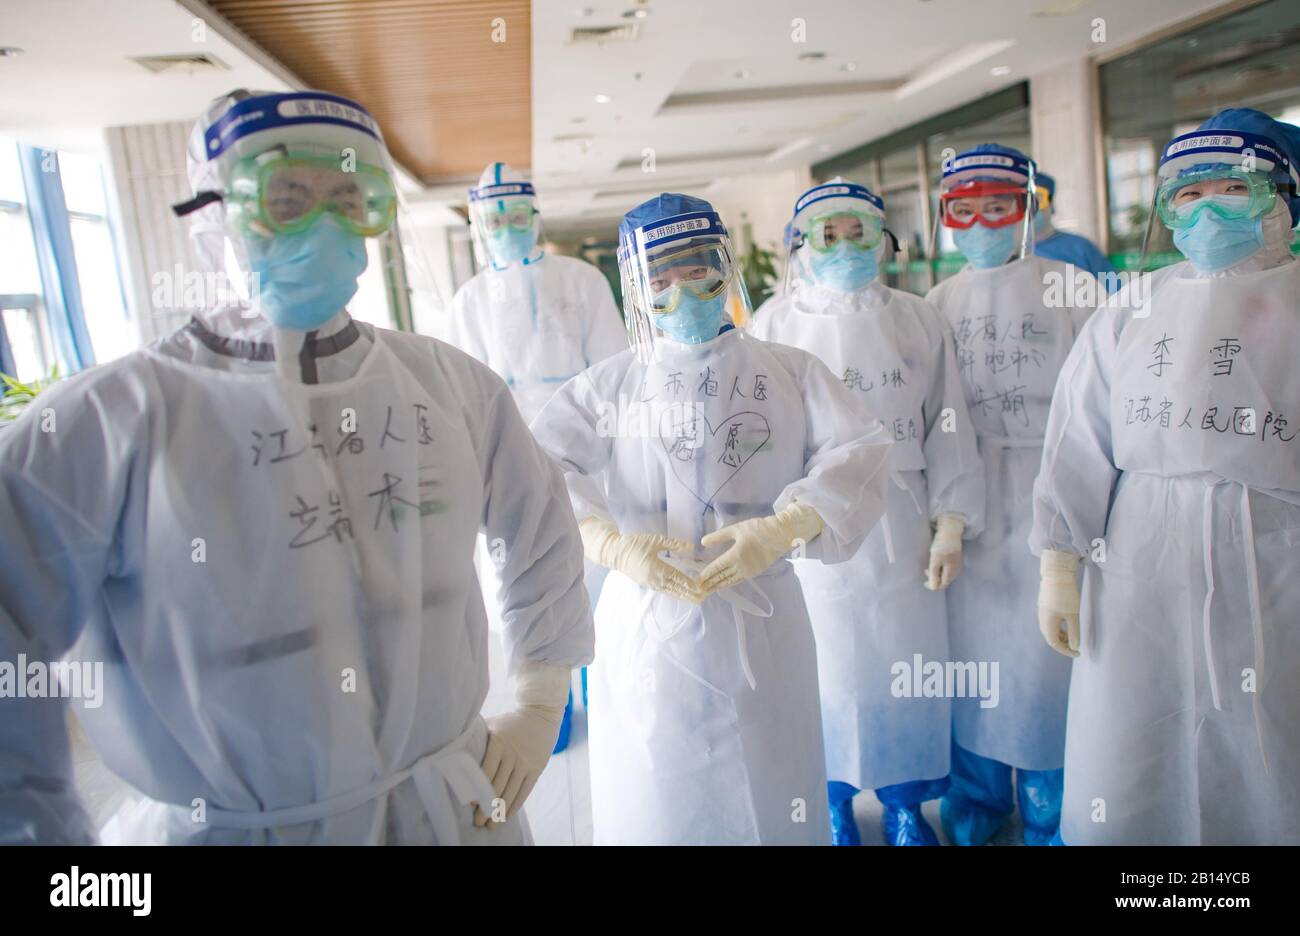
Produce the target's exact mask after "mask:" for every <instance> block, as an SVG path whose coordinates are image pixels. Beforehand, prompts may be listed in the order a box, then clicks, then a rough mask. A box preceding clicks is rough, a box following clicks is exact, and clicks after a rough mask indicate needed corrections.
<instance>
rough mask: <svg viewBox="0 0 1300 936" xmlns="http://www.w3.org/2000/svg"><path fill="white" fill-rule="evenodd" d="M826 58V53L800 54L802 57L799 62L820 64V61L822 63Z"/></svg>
mask: <svg viewBox="0 0 1300 936" xmlns="http://www.w3.org/2000/svg"><path fill="white" fill-rule="evenodd" d="M824 58H826V53H825V52H804V53H802V54H800V56H799V61H801V62H820V61H821V60H822V59H824Z"/></svg>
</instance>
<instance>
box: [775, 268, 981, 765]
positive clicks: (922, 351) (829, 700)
mask: <svg viewBox="0 0 1300 936" xmlns="http://www.w3.org/2000/svg"><path fill="white" fill-rule="evenodd" d="M755 330H756V332H757V333H759V334H761V335H762V336H763V337H765V338H770V339H771V340H773V341H779V342H782V343H784V344H789V345H794V346H795V347H798V348H803V349H804V350H806V351H811V352H812V353H814V354H816V355H817V356H818V357H819V358H820V359H821V360H822V361H824V362H825V363H826V365H827V366H828V367H829V368H830V369H831V371H832V372H833V373H835V374H836V375H839V376H840V379H841V380H842V381H843V383H844V384H845V386H847V387H848V388H849V390H850V391H851V392H852V393H853V395H854V396H855V397H856V398H857V399H858V400H859V401H860V402H861V404H862V405H863V406H864V408H865V409H866V410H867V411H868V412H870V413H871V414H872V415H874V416H876V417H877V418H879V419H880V420H881V421H882V422H883V423H884V425H885V429H886V432H887V433H888V434H889V435H890V436H891V437H892V438H893V440H894V445H893V446H892V447H891V448H890V469H891V478H892V483H890V484H889V485H888V487H887V490H886V494H885V503H886V510H885V516H884V518H883V519H882V520H881V522H880V523H879V524H877V526H876V528H875V529H874V530H872V531H871V535H870V536H868V537H867V541H866V543H865V544H864V545H863V547H862V548H861V549H859V550H858V551H857V553H856V554H855V555H854V556H853V558H852V559H850V560H849V561H848V562H846V563H843V564H840V565H833V566H828V565H824V564H822V563H819V562H813V561H807V560H797V561H795V563H794V567H795V572H796V574H797V575H798V576H799V581H800V584H801V585H802V586H803V592H804V597H805V600H806V601H807V603H808V616H809V617H810V618H811V619H812V626H813V633H814V634H815V635H816V638H817V675H818V681H819V684H820V686H821V696H822V721H823V723H824V730H825V735H826V768H827V775H828V777H829V778H830V779H831V780H840V781H843V782H845V783H849V784H852V785H853V786H855V787H857V788H858V789H875V788H879V787H883V786H888V785H890V784H895V783H905V782H908V781H911V780H929V779H935V778H938V777H945V776H947V775H948V756H949V751H950V743H949V742H950V738H951V723H952V714H951V708H950V704H949V700H948V699H947V698H946V697H939V698H896V697H895V696H894V694H893V692H892V689H891V687H892V686H893V684H894V682H895V678H896V677H895V675H894V674H893V672H892V668H893V667H894V665H895V664H896V663H900V662H901V663H904V664H906V665H907V666H908V667H909V669H910V668H911V667H912V666H913V664H914V662H915V656H916V655H918V654H919V655H920V657H921V659H922V660H923V661H924V662H925V663H937V664H939V665H942V664H943V663H944V662H945V661H947V660H948V659H949V658H950V657H949V654H948V620H947V611H946V608H945V604H944V596H943V593H941V592H932V591H929V590H927V589H926V588H925V585H924V583H925V572H926V568H927V566H928V564H929V555H930V520H931V518H933V517H938V516H939V515H940V514H954V515H956V516H959V517H961V518H962V520H964V521H965V523H966V535H967V536H974V535H977V534H978V533H979V531H980V527H981V525H982V523H983V519H984V473H983V466H982V465H981V463H980V460H979V454H978V452H977V449H976V442H975V432H974V428H973V427H972V425H971V421H970V418H969V416H968V415H967V412H966V401H965V397H964V396H963V393H962V386H961V381H960V379H959V378H958V376H957V363H956V359H955V357H954V356H953V350H952V335H951V332H950V331H949V329H948V326H947V323H945V322H944V321H943V320H942V319H941V318H940V317H939V314H938V312H936V311H935V309H934V307H933V306H931V305H930V304H929V303H928V302H926V301H924V300H923V299H921V298H920V297H917V296H913V295H911V294H909V293H905V292H899V291H897V290H892V289H889V288H887V287H885V286H883V285H880V284H878V283H873V284H872V285H870V286H868V287H867V288H865V289H862V290H859V291H857V292H855V293H851V294H848V295H845V294H842V293H836V292H833V291H831V290H828V289H824V288H821V287H817V286H802V287H800V288H799V289H798V290H796V291H795V293H794V294H793V296H791V297H790V301H789V302H788V303H786V304H784V305H782V306H779V307H778V308H776V309H775V310H773V312H772V315H771V316H769V317H768V318H767V319H766V320H764V321H763V322H760V323H758V325H757V326H756V329H755ZM947 408H951V409H952V411H953V423H952V428H953V430H954V431H944V430H943V428H942V427H941V420H942V417H943V411H944V410H945V409H947ZM918 679H919V676H918ZM908 684H909V687H910V686H911V680H909V681H908Z"/></svg>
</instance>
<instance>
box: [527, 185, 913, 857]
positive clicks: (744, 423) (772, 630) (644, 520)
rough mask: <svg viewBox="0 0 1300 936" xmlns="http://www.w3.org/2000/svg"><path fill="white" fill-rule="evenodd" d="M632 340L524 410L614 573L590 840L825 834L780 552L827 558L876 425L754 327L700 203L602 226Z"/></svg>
mask: <svg viewBox="0 0 1300 936" xmlns="http://www.w3.org/2000/svg"><path fill="white" fill-rule="evenodd" d="M619 234H620V243H621V248H620V258H621V263H622V266H623V282H624V289H625V294H624V304H625V307H626V308H627V309H628V315H629V323H630V328H631V330H632V336H633V339H634V345H635V350H626V351H624V352H623V353H621V354H619V355H617V356H616V357H614V358H611V359H610V360H608V361H605V362H603V363H601V364H597V365H596V366H594V367H592V368H590V369H589V370H587V371H584V372H583V373H581V374H579V375H578V376H577V377H575V378H574V379H573V380H572V381H570V382H569V383H567V384H565V385H564V387H563V388H561V390H560V392H559V393H558V394H556V395H555V397H554V398H553V399H552V400H551V401H550V402H549V403H548V404H547V405H546V406H545V407H544V408H543V409H542V412H541V414H540V415H539V416H538V417H537V419H536V420H535V421H534V422H533V425H532V429H533V432H534V433H535V434H536V435H537V438H538V441H539V442H541V444H542V445H543V446H544V447H545V448H546V449H547V450H548V451H549V452H550V453H551V454H552V455H553V456H554V458H555V459H556V460H557V461H559V463H560V465H561V466H562V468H563V470H564V475H565V480H566V481H567V483H568V487H569V496H570V497H571V499H572V501H573V507H574V512H575V514H576V516H577V517H578V520H579V526H580V528H581V530H582V535H583V542H584V545H585V547H586V552H587V556H588V557H589V558H591V559H592V560H593V561H595V562H597V563H598V564H600V565H604V566H606V567H608V568H610V569H612V570H613V571H612V572H611V574H610V576H609V578H608V579H607V580H606V583H605V588H604V591H603V592H602V594H601V598H600V604H599V606H598V612H597V621H598V623H597V634H598V642H599V646H600V651H599V655H598V657H597V661H596V663H595V664H594V665H593V666H592V668H591V684H590V686H591V696H592V706H591V714H590V718H589V722H590V738H591V786H592V818H593V825H594V837H595V841H596V842H597V843H733V844H734V843H754V844H818V843H826V842H828V841H829V829H830V818H829V816H828V814H827V809H826V767H825V760H824V756H823V747H822V731H821V718H820V712H819V706H818V697H817V695H818V694H817V660H816V655H815V652H814V644H813V634H812V629H811V627H810V626H809V623H808V615H807V611H806V609H805V607H804V600H803V596H802V594H801V592H800V589H799V583H798V581H797V579H796V578H795V576H794V573H793V571H792V570H791V568H790V564H789V562H788V561H786V559H785V558H784V557H785V555H786V554H788V553H791V552H792V551H793V552H795V553H798V554H803V555H807V556H809V557H812V558H817V559H820V560H821V561H824V562H843V561H844V560H847V559H848V558H849V557H851V556H852V555H853V553H854V552H855V551H856V550H857V549H858V548H859V546H860V545H861V544H862V542H863V539H864V538H865V537H866V535H867V534H868V532H869V531H870V529H871V527H872V526H873V525H874V524H875V522H876V520H877V519H878V518H879V517H880V514H881V510H882V507H883V503H882V495H883V484H884V481H885V476H886V473H887V460H888V449H889V443H888V441H887V440H886V439H885V436H884V432H883V430H882V428H881V426H880V424H879V422H878V421H876V420H873V419H871V418H869V417H868V416H866V415H865V413H864V412H863V411H862V410H861V409H860V408H859V407H858V406H856V405H855V403H854V402H853V400H852V399H851V395H850V391H849V390H848V389H847V388H846V387H845V386H844V384H843V382H842V381H840V380H838V379H837V378H836V377H835V375H833V374H832V373H831V372H830V371H829V370H828V369H827V368H826V366H825V365H824V364H822V363H821V362H820V361H818V360H817V359H816V358H815V357H813V356H812V355H811V354H808V353H807V352H805V351H800V350H797V349H794V348H789V347H786V346H784V345H778V344H772V343H769V342H765V341H759V340H757V339H755V338H753V337H752V336H749V335H747V334H745V333H744V332H743V331H742V330H739V329H737V328H735V327H733V326H732V325H731V323H730V321H729V319H734V318H736V317H743V316H744V315H746V314H747V313H748V311H749V310H748V300H747V299H746V298H745V293H744V287H743V284H742V283H741V281H740V279H739V270H738V268H737V264H736V262H735V256H734V254H733V253H732V249H731V243H730V240H729V238H728V236H727V233H726V230H725V228H724V227H723V225H722V223H721V220H720V219H719V217H718V215H717V214H716V213H715V212H714V211H713V209H712V207H711V206H710V205H709V203H708V202H706V201H703V200H701V199H699V198H693V197H690V196H687V195H676V194H664V195H660V196H658V197H656V198H653V199H651V200H649V201H647V202H645V203H644V204H642V205H640V206H639V207H637V208H635V209H633V210H632V211H631V212H629V213H628V214H627V216H626V217H624V219H623V222H622V224H621V226H620V229H619Z"/></svg>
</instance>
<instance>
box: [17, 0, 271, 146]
mask: <svg viewBox="0 0 1300 936" xmlns="http://www.w3.org/2000/svg"><path fill="white" fill-rule="evenodd" d="M200 39H201V41H199V40H200ZM0 45H6V46H17V47H19V48H21V49H23V50H24V51H23V54H21V55H17V56H12V57H10V56H6V57H4V58H0V134H2V135H4V136H9V137H16V138H18V139H21V140H23V141H24V142H29V143H32V144H34V145H37V146H45V147H55V148H61V149H69V150H81V151H92V150H98V149H100V148H101V147H102V145H103V144H102V139H103V135H102V129H103V128H104V127H113V126H121V125H125V124H137V123H160V122H163V121H170V120H185V121H192V120H194V119H195V118H196V117H197V116H198V114H199V112H200V111H201V110H203V108H204V107H205V106H206V105H207V103H208V102H209V101H210V100H212V99H213V98H214V97H216V96H217V95H219V94H222V93H224V92H226V91H229V90H230V89H231V88H239V87H244V88H258V89H262V90H268V91H285V90H289V84H288V83H287V82H286V81H285V80H284V79H283V78H282V77H281V76H280V74H277V73H276V71H274V69H275V66H274V64H270V65H269V66H268V65H263V64H259V63H258V62H256V61H254V60H253V58H252V57H250V56H249V55H248V54H246V53H245V52H244V51H242V50H241V49H238V48H236V47H235V46H234V45H232V44H231V43H230V42H228V41H227V40H225V39H223V38H222V37H221V36H219V35H218V34H217V32H216V30H215V29H211V28H208V29H199V28H197V27H196V22H195V17H194V15H193V14H192V13H190V12H189V11H187V10H186V9H184V8H183V7H182V6H180V5H179V4H178V3H176V2H175V0H3V3H2V5H0ZM195 52H207V53H209V54H211V55H213V56H215V57H216V58H218V59H220V60H221V61H222V62H224V63H225V64H226V65H229V66H230V69H229V70H228V71H215V70H213V71H195V72H191V73H187V72H186V71H183V70H182V71H175V70H173V71H168V72H164V73H161V74H151V73H150V72H149V71H147V70H146V69H144V68H143V67H141V66H140V65H138V64H136V63H135V62H133V61H131V58H132V57H133V56H145V55H177V54H186V53H195Z"/></svg>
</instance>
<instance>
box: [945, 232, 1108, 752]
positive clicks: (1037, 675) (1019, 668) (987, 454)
mask: <svg viewBox="0 0 1300 936" xmlns="http://www.w3.org/2000/svg"><path fill="white" fill-rule="evenodd" d="M1049 274H1055V275H1056V276H1057V277H1061V278H1064V280H1065V282H1066V283H1067V284H1068V283H1069V282H1070V276H1071V275H1072V274H1071V271H1070V268H1068V267H1067V266H1066V265H1065V264H1063V263H1058V262H1057V261H1055V260H1047V259H1045V258H1043V257H1033V256H1031V257H1027V258H1025V259H1023V260H1015V261H1012V262H1011V263H1008V264H1004V265H1003V266H1000V267H994V268H992V269H988V270H977V269H975V268H974V267H971V266H969V265H968V266H967V267H965V268H964V269H963V270H962V271H961V272H960V273H958V274H957V275H956V276H953V277H952V278H950V279H947V280H944V281H943V282H942V283H940V284H939V285H938V286H936V287H935V288H934V289H932V290H931V291H930V294H929V295H928V296H927V297H926V298H928V299H929V300H930V301H931V302H932V303H934V305H935V306H936V307H938V309H939V311H940V313H942V315H943V317H944V318H945V319H947V321H948V324H949V325H950V326H951V328H952V331H953V337H954V340H955V343H956V352H957V370H958V371H959V373H960V374H961V379H962V384H963V386H964V387H965V390H966V404H967V406H968V407H969V409H970V417H971V420H972V422H974V424H975V432H976V434H977V436H978V438H979V450H980V455H981V456H982V457H983V460H984V471H985V479H986V484H987V492H988V500H987V507H986V511H985V520H984V532H983V533H981V534H980V535H979V536H978V537H976V538H975V539H973V540H971V541H970V542H968V543H966V544H965V549H964V551H963V556H962V571H961V575H959V576H958V577H957V581H956V582H954V583H953V585H952V586H951V587H950V588H949V589H948V593H947V595H948V635H949V643H950V647H951V650H952V658H953V660H955V661H957V662H966V663H975V664H988V665H989V671H990V673H991V671H992V665H993V664H996V665H997V667H998V676H997V679H998V704H997V705H995V706H992V707H983V706H981V705H980V700H978V699H975V698H963V699H956V700H954V702H953V740H954V741H956V742H957V743H958V744H960V745H961V746H962V747H963V748H965V749H966V750H968V751H973V752H975V753H976V754H980V755H982V756H984V757H991V758H993V759H994V760H998V761H1001V762H1003V763H1004V764H1010V765H1012V766H1013V767H1019V768H1023V769H1027V770H1059V769H1060V768H1061V766H1062V765H1063V764H1064V762H1065V703H1066V696H1067V694H1068V692H1069V685H1070V661H1069V659H1068V658H1067V657H1064V656H1061V655H1060V654H1059V653H1056V652H1055V651H1054V650H1052V649H1051V648H1050V647H1048V646H1047V644H1046V643H1045V642H1044V641H1043V638H1042V636H1041V635H1040V634H1039V632H1038V610H1037V609H1038V583H1039V571H1038V561H1037V560H1036V559H1035V558H1034V557H1033V555H1032V554H1031V553H1030V552H1029V549H1028V548H1027V546H1026V540H1027V539H1028V537H1029V529H1030V525H1031V521H1032V518H1033V511H1032V506H1031V505H1032V499H1031V495H1032V493H1033V486H1034V477H1035V476H1036V475H1037V474H1038V465H1039V462H1040V460H1041V456H1042V446H1043V431H1044V428H1045V427H1046V425H1047V411H1048V407H1049V406H1050V404H1051V401H1052V388H1053V386H1054V385H1055V383H1056V376H1057V373H1058V372H1059V371H1060V369H1061V365H1062V363H1064V361H1065V358H1066V355H1067V354H1068V353H1069V351H1070V346H1071V344H1073V342H1074V337H1075V335H1076V334H1078V331H1079V329H1080V328H1082V327H1083V323H1084V322H1085V321H1086V320H1087V318H1088V315H1089V313H1090V312H1091V311H1092V309H1093V308H1094V306H1093V305H1090V304H1087V303H1086V302H1084V301H1079V302H1074V301H1073V300H1074V299H1075V298H1078V299H1080V300H1083V299H1088V300H1090V301H1095V297H1096V296H1097V295H1098V290H1097V287H1096V284H1095V282H1094V283H1091V288H1083V289H1078V290H1072V289H1066V290H1065V291H1064V293H1062V291H1061V290H1059V289H1058V290H1056V291H1053V290H1051V289H1049V283H1050V282H1051V281H1049V280H1048V279H1047V277H1048V275H1049ZM1073 275H1077V276H1079V277H1090V274H1087V273H1084V272H1082V271H1075V272H1074V273H1073ZM1100 295H1103V296H1104V295H1105V294H1104V292H1102V293H1100ZM1063 296H1068V297H1069V298H1070V300H1071V302H1070V304H1069V305H1066V306H1065V307H1062V304H1061V302H1060V301H1059V300H1061V299H1062V297H1063ZM1049 303H1050V304H1049Z"/></svg>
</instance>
